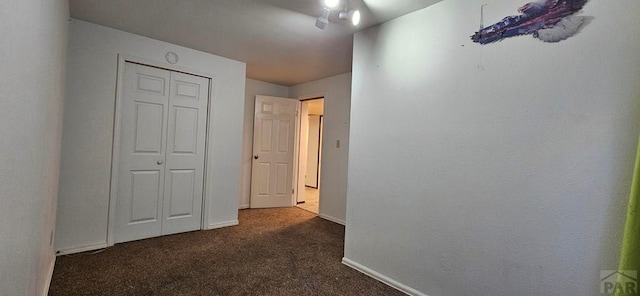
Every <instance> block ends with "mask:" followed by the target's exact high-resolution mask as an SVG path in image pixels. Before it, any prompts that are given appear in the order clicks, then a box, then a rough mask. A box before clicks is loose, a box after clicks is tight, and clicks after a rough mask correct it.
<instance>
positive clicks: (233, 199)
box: [56, 20, 245, 251]
mask: <svg viewBox="0 0 640 296" xmlns="http://www.w3.org/2000/svg"><path fill="white" fill-rule="evenodd" d="M168 51H173V52H176V53H177V54H178V55H179V57H180V59H179V62H178V64H177V66H179V67H183V68H187V69H194V70H197V71H201V72H206V73H211V74H213V75H214V76H215V77H214V86H213V96H212V100H211V104H213V114H212V115H211V118H212V120H211V122H210V125H209V137H210V146H209V147H208V153H209V154H210V155H212V157H211V158H210V161H209V162H208V163H207V166H208V169H207V170H208V172H209V173H210V174H209V175H208V177H207V180H206V182H207V187H208V196H206V198H207V199H208V202H209V208H208V209H205V211H208V216H209V220H208V221H206V223H207V224H208V226H209V227H216V226H220V225H228V224H233V223H234V222H236V221H237V209H238V206H237V201H238V197H239V187H240V155H241V151H242V124H243V122H242V114H243V110H244V101H243V99H242V98H243V96H244V87H245V64H244V63H241V62H237V61H233V60H229V59H226V58H222V57H218V56H214V55H211V54H207V53H203V52H198V51H195V50H191V49H188V48H184V47H180V46H177V45H173V44H169V43H165V42H161V41H156V40H152V39H149V38H145V37H141V36H138V35H133V34H130V33H126V32H122V31H118V30H114V29H110V28H106V27H102V26H98V25H94V24H91V23H87V22H84V21H80V20H73V21H72V22H71V25H70V31H69V61H68V79H67V90H68V92H67V99H66V101H65V114H66V116H65V120H64V134H63V147H62V164H61V174H60V194H59V195H60V202H59V209H58V224H57V225H58V235H57V236H56V249H58V250H63V251H65V250H72V251H73V250H81V249H91V248H98V247H102V246H104V244H105V243H106V238H107V217H108V210H109V183H110V173H111V152H112V141H113V126H114V105H115V91H116V78H117V72H116V71H117V63H118V54H119V53H120V54H124V55H130V56H135V57H138V58H143V59H147V60H152V61H157V62H160V63H162V62H164V61H165V53H166V52H168Z"/></svg>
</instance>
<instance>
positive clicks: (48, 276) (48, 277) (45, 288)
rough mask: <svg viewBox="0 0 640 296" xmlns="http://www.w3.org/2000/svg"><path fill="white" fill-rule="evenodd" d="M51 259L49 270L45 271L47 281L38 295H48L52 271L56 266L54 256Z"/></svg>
mask: <svg viewBox="0 0 640 296" xmlns="http://www.w3.org/2000/svg"><path fill="white" fill-rule="evenodd" d="M52 257H53V259H52V260H51V262H50V263H49V269H48V270H47V281H46V282H45V283H44V286H43V287H42V289H43V290H42V293H40V295H42V296H47V295H48V294H49V287H50V286H51V280H52V279H53V269H54V267H55V266H56V256H52Z"/></svg>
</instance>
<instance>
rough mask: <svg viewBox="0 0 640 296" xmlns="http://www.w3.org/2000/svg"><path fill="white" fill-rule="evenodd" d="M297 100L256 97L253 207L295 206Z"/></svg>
mask: <svg viewBox="0 0 640 296" xmlns="http://www.w3.org/2000/svg"><path fill="white" fill-rule="evenodd" d="M296 104H297V101H296V100H293V99H287V98H276V97H266V96H256V102H255V118H254V129H253V164H252V171H251V207H252V208H271V207H290V206H292V205H293V197H292V196H293V156H294V153H293V152H294V149H293V148H294V137H295V134H294V132H295V117H296V114H295V112H296Z"/></svg>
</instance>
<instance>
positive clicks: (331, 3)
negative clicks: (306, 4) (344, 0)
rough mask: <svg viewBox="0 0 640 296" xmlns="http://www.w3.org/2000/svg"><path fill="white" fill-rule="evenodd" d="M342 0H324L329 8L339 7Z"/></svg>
mask: <svg viewBox="0 0 640 296" xmlns="http://www.w3.org/2000/svg"><path fill="white" fill-rule="evenodd" d="M338 4H340V0H324V6H325V7H326V8H329V9H333V8H337V7H338Z"/></svg>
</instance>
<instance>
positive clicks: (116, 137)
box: [106, 54, 217, 247]
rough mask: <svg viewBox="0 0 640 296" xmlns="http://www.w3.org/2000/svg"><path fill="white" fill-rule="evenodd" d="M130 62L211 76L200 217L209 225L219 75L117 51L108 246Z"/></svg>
mask: <svg viewBox="0 0 640 296" xmlns="http://www.w3.org/2000/svg"><path fill="white" fill-rule="evenodd" d="M127 62H130V63H135V64H141V65H145V66H150V67H154V68H160V69H165V70H169V71H174V72H181V73H185V74H190V75H196V76H200V77H203V78H207V79H209V92H208V95H207V123H206V132H205V156H204V176H203V178H204V184H203V189H202V214H201V219H200V229H201V230H204V229H208V227H209V225H208V224H209V223H208V221H209V200H208V198H207V196H208V195H209V194H208V193H209V191H210V190H211V188H209V187H210V186H209V185H208V182H207V180H208V177H209V176H210V175H211V172H210V170H211V166H210V165H209V162H210V160H211V159H210V158H211V155H210V153H209V147H210V145H209V144H210V141H211V139H210V138H211V137H210V136H209V133H210V132H211V130H210V129H209V126H210V124H211V116H212V115H213V102H212V101H213V97H214V91H215V84H216V81H217V79H216V75H215V74H212V73H207V72H203V71H200V70H196V69H190V68H187V67H182V66H177V65H172V64H168V63H163V62H158V61H153V60H149V59H145V58H140V57H135V56H131V55H126V54H118V64H117V77H116V93H115V95H116V102H115V106H114V109H115V112H114V124H113V138H112V143H113V144H112V147H111V151H112V152H111V174H110V175H111V182H110V184H109V209H108V217H107V219H108V220H107V221H108V222H107V238H106V239H107V246H108V247H110V246H113V245H114V233H113V229H114V228H115V220H116V200H117V197H118V169H119V168H118V164H119V161H120V134H121V125H122V123H121V120H122V104H123V103H122V100H123V97H124V68H125V64H126V63H127Z"/></svg>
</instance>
